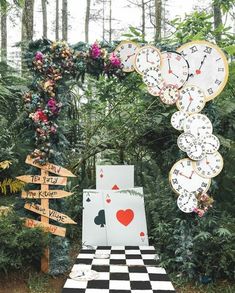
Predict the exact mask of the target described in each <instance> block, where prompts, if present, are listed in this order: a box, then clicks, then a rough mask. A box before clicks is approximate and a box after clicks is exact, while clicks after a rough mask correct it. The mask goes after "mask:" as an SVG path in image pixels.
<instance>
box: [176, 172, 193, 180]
mask: <svg viewBox="0 0 235 293" xmlns="http://www.w3.org/2000/svg"><path fill="white" fill-rule="evenodd" d="M179 174H180V175H181V176H184V177H185V178H188V179H191V178H190V177H188V176H186V175H184V174H183V173H181V172H180V173H179Z"/></svg>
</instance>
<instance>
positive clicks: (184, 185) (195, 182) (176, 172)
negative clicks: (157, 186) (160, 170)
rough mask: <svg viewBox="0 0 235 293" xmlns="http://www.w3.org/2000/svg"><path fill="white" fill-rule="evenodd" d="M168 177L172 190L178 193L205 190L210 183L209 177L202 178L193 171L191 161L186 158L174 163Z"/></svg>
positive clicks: (195, 192)
mask: <svg viewBox="0 0 235 293" xmlns="http://www.w3.org/2000/svg"><path fill="white" fill-rule="evenodd" d="M169 179H170V183H171V186H172V188H173V190H174V191H175V192H176V193H178V194H182V193H184V192H190V193H194V194H198V193H202V192H206V191H207V190H208V189H209V187H210V183H211V180H210V179H208V178H203V177H201V176H200V175H198V174H197V173H196V172H195V170H194V168H193V161H191V160H190V159H187V158H186V159H182V160H179V161H178V162H176V163H175V164H174V166H173V167H172V168H171V171H170V174H169Z"/></svg>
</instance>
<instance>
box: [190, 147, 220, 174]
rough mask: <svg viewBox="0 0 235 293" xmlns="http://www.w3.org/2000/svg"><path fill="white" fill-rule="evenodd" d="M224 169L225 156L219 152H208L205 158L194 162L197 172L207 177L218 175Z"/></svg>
mask: <svg viewBox="0 0 235 293" xmlns="http://www.w3.org/2000/svg"><path fill="white" fill-rule="evenodd" d="M222 169H223V158H222V156H221V154H220V153H219V152H215V153H213V154H207V155H206V156H205V158H204V159H202V160H200V161H197V162H195V163H194V170H195V171H196V173H197V174H198V175H200V176H202V177H205V178H213V177H215V176H217V175H218V174H219V173H220V172H221V171H222Z"/></svg>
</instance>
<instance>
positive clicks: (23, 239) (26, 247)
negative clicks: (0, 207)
mask: <svg viewBox="0 0 235 293" xmlns="http://www.w3.org/2000/svg"><path fill="white" fill-rule="evenodd" d="M0 231H1V238H0V247H1V251H0V271H2V272H5V273H9V272H10V271H11V270H19V269H26V268H27V267H29V266H30V265H32V264H34V263H35V262H38V261H39V260H40V258H41V256H42V254H43V250H44V249H45V247H46V245H47V243H48V235H47V234H46V233H44V232H43V231H42V230H41V229H29V228H26V227H24V226H23V222H22V220H21V219H20V218H19V216H18V215H17V214H16V213H15V212H11V213H9V214H7V215H6V216H1V217H0Z"/></svg>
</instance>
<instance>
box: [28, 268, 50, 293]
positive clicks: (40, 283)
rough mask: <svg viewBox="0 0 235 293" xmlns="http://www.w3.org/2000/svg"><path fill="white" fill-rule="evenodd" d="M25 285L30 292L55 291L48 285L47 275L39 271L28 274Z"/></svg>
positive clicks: (46, 292) (47, 292)
mask: <svg viewBox="0 0 235 293" xmlns="http://www.w3.org/2000/svg"><path fill="white" fill-rule="evenodd" d="M27 285H28V288H29V292H30V293H55V292H56V291H55V290H54V289H53V288H51V287H50V284H49V277H48V276H47V275H44V274H41V273H35V274H30V275H29V278H28V281H27Z"/></svg>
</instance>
